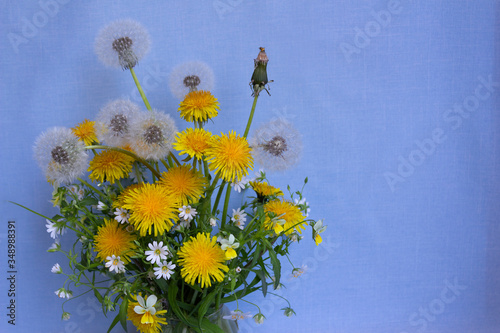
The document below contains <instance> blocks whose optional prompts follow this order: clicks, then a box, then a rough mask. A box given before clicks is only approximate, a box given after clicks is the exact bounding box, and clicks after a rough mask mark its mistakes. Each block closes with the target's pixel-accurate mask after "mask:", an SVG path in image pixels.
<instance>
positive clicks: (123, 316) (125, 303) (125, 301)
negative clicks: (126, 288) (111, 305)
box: [118, 297, 128, 332]
mask: <svg viewBox="0 0 500 333" xmlns="http://www.w3.org/2000/svg"><path fill="white" fill-rule="evenodd" d="M127 310H128V298H127V297H124V298H123V300H122V304H120V312H119V313H118V315H119V316H120V324H121V325H122V327H123V329H124V330H125V332H128V331H127Z"/></svg>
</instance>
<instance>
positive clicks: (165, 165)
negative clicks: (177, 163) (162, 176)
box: [160, 159, 170, 170]
mask: <svg viewBox="0 0 500 333" xmlns="http://www.w3.org/2000/svg"><path fill="white" fill-rule="evenodd" d="M160 161H161V163H162V164H163V166H164V167H165V168H166V169H167V170H168V169H170V166H169V165H168V164H167V162H165V160H164V159H161V160H160Z"/></svg>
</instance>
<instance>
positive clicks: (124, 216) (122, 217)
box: [113, 208, 130, 224]
mask: <svg viewBox="0 0 500 333" xmlns="http://www.w3.org/2000/svg"><path fill="white" fill-rule="evenodd" d="M113 214H115V215H116V216H115V220H116V221H118V222H119V223H121V224H124V223H128V219H129V218H130V214H129V213H128V211H127V210H126V209H124V208H117V209H116V210H115V211H114V212H113Z"/></svg>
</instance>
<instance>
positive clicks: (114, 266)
mask: <svg viewBox="0 0 500 333" xmlns="http://www.w3.org/2000/svg"><path fill="white" fill-rule="evenodd" d="M106 260H107V262H106V264H105V266H106V267H108V268H109V271H110V272H112V271H115V272H116V273H123V272H125V265H124V263H123V261H122V260H121V259H120V256H118V257H117V256H115V255H114V254H113V255H112V256H107V257H106Z"/></svg>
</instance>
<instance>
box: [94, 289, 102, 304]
mask: <svg viewBox="0 0 500 333" xmlns="http://www.w3.org/2000/svg"><path fill="white" fill-rule="evenodd" d="M94 296H95V297H96V298H97V300H98V301H99V302H100V303H101V304H102V296H101V294H100V293H99V292H98V291H97V289H94Z"/></svg>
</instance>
